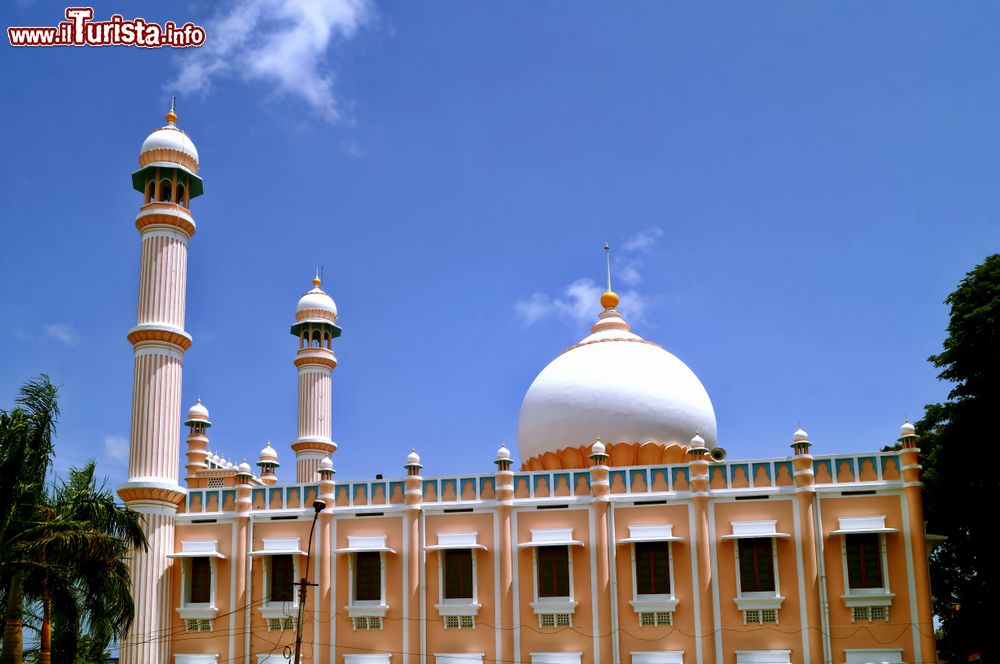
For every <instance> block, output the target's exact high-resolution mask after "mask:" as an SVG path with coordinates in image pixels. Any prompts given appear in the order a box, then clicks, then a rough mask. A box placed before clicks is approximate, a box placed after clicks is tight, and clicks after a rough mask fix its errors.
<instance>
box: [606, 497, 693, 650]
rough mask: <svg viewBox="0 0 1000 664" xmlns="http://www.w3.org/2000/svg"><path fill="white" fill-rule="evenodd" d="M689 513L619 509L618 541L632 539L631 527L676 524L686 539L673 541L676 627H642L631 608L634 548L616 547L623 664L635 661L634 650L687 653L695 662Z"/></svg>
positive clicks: (679, 507) (684, 508) (666, 508)
mask: <svg viewBox="0 0 1000 664" xmlns="http://www.w3.org/2000/svg"><path fill="white" fill-rule="evenodd" d="M689 511H690V508H689V506H688V505H686V504H672V505H643V506H636V507H618V508H615V511H614V514H615V532H614V539H615V541H616V542H617V541H620V540H623V539H625V538H626V537H628V536H629V530H628V527H629V526H630V525H633V526H635V525H657V524H665V523H670V524H673V527H674V530H673V533H674V535H675V536H676V537H681V538H683V539H684V541H683V542H672V543H671V545H670V547H671V551H670V553H671V556H672V558H673V572H674V576H673V579H672V582H673V590H674V595H675V596H676V597H678V598H679V599H680V602H679V603H678V604H677V610H676V611H675V612H674V616H673V618H674V624H673V626H664V625H661V626H655V627H654V626H645V627H640V626H639V616H638V614H636V612H635V610H634V609H633V608H632V606H631V605H629V602H630V601H632V600H633V599H634V596H633V594H632V577H633V576H634V574H635V570H634V568H633V565H632V545H631V544H622V545H617V546H616V551H617V564H616V569H617V571H618V624H619V629H620V633H619V648H620V657H621V661H622V662H624V663H625V664H628V662H630V661H631V653H632V652H633V651H646V650H683V651H685V653H691V655H690V657H691V658H692V659H691V660H689V661H694V660H693V657H694V653H695V639H694V634H695V612H694V601H693V600H692V583H691V530H690V527H689V523H690V522H689ZM651 639H652V641H651Z"/></svg>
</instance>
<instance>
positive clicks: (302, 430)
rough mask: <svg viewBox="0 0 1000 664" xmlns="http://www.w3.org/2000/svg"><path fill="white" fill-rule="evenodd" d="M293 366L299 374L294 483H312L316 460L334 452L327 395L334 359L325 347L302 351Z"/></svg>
mask: <svg viewBox="0 0 1000 664" xmlns="http://www.w3.org/2000/svg"><path fill="white" fill-rule="evenodd" d="M295 364H296V366H297V367H298V372H299V409H298V427H297V429H298V435H297V437H296V438H295V442H294V443H293V444H292V449H293V450H295V481H296V482H303V483H304V482H315V481H316V480H317V478H318V475H317V474H316V473H317V471H318V470H319V463H320V461H322V460H323V459H324V458H325V457H327V456H330V455H331V454H333V453H334V451H336V449H337V445H336V443H334V442H333V439H332V438H331V426H330V420H331V417H332V407H331V403H330V394H331V392H332V390H333V369H334V367H336V366H337V360H336V358H335V357H334V355H333V351H332V350H330V349H329V348H302V349H300V350H299V353H298V354H297V355H296V358H295Z"/></svg>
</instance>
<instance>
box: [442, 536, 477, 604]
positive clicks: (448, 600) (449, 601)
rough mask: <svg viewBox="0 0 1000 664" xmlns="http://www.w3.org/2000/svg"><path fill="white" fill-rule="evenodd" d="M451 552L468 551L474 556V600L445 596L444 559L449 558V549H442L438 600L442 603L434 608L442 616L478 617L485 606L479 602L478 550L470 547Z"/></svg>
mask: <svg viewBox="0 0 1000 664" xmlns="http://www.w3.org/2000/svg"><path fill="white" fill-rule="evenodd" d="M451 550H453V551H468V552H469V555H470V556H472V598H471V599H470V598H468V597H454V598H448V597H445V596H444V581H445V577H444V573H445V569H444V567H445V564H444V559H445V558H446V557H447V555H446V554H447V552H448V549H442V550H440V551H438V598H439V599H440V603H439V604H435V605H434V607H435V608H436V609H437V610H438V613H439V614H441V615H442V616H478V615H479V609H481V608H483V605H482V603H480V601H479V569H478V567H477V565H478V562H477V561H476V558H477V556H476V549H474V548H471V547H470V548H462V549H457V548H453V549H451Z"/></svg>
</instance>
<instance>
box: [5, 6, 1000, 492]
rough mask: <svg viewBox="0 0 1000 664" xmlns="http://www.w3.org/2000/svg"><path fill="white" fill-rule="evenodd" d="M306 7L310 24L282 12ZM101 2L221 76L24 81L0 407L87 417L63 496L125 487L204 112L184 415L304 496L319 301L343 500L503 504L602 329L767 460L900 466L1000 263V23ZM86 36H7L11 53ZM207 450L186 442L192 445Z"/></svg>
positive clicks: (76, 419)
mask: <svg viewBox="0 0 1000 664" xmlns="http://www.w3.org/2000/svg"><path fill="white" fill-rule="evenodd" d="M278 7H284V8H285V9H277V8H278ZM324 7H325V8H326V9H325V10H323V11H317V10H316V8H315V7H312V8H310V6H309V3H306V2H301V1H300V2H293V3H287V4H282V3H271V2H265V1H264V0H247V1H244V2H240V3H233V2H218V3H216V2H185V1H183V0H182V1H180V2H175V3H169V4H166V3H139V2H130V3H117V4H116V3H106V2H98V3H95V13H96V16H97V18H99V19H106V18H107V17H108V16H109V15H110V14H112V13H115V12H121V13H123V14H125V16H126V18H131V17H134V16H136V15H138V16H142V17H144V18H146V19H147V20H150V21H156V22H163V21H166V20H175V21H177V22H178V23H182V22H184V21H187V20H191V21H194V22H195V23H198V24H201V25H204V26H206V28H207V30H208V43H207V44H206V46H205V47H203V48H202V49H201V50H200V52H178V51H168V50H149V51H147V50H140V49H135V48H124V47H113V48H103V49H98V48H80V49H71V48H57V49H24V50H15V49H12V48H10V47H9V46H6V45H5V46H3V47H0V71H2V72H3V79H4V85H3V86H2V87H0V117H2V118H3V120H4V124H5V126H6V137H5V140H4V149H3V150H0V174H2V178H3V184H2V185H0V206H2V209H3V211H4V213H3V216H2V222H0V223H2V225H3V234H2V238H3V247H4V249H5V250H4V251H3V260H2V261H0V342H2V345H0V348H3V351H2V355H0V395H2V404H3V405H4V406H5V407H10V405H12V402H13V397H14V394H15V392H16V389H17V387H18V386H19V385H20V384H21V383H22V382H23V381H24V380H26V379H27V378H29V377H31V376H33V375H36V374H38V373H40V372H47V373H49V374H50V375H51V376H53V378H54V379H55V380H56V381H57V382H59V383H61V384H62V386H63V387H62V401H61V404H62V409H63V417H62V423H61V426H60V430H59V438H58V448H57V449H58V459H57V465H58V467H59V468H61V469H64V468H66V467H67V466H69V465H74V464H80V463H82V462H83V461H84V460H85V459H86V458H88V457H95V458H97V460H98V463H99V468H100V470H101V472H103V473H104V474H106V475H108V476H109V478H110V481H111V482H112V483H117V482H120V481H122V480H124V477H125V458H124V454H125V453H126V452H127V437H128V427H129V419H128V418H129V409H130V399H131V385H132V381H131V372H132V352H131V348H130V346H129V344H128V343H127V342H126V340H125V332H126V330H127V329H128V328H129V327H131V325H133V324H134V320H135V302H136V289H137V268H138V249H139V236H138V233H137V232H136V230H135V228H134V226H133V221H134V217H135V213H136V211H137V209H138V206H139V204H140V195H139V194H138V193H136V192H134V191H132V189H131V186H130V178H129V174H130V173H131V172H132V171H133V170H134V169H135V168H136V165H137V156H138V149H139V145H140V144H141V142H142V140H143V138H144V137H145V136H146V135H147V134H148V133H149V132H150V131H151V130H152V129H154V128H155V127H157V126H159V125H160V124H161V123H162V118H163V113H164V112H165V110H166V108H167V105H168V100H169V96H170V95H171V94H177V95H178V97H179V98H178V114H179V116H180V122H179V124H180V126H181V127H182V128H184V129H185V130H186V131H187V132H188V133H189V135H190V136H191V137H192V138H193V140H194V141H195V143H196V144H197V145H198V148H199V151H200V153H201V164H202V171H201V174H202V176H203V177H204V180H205V191H206V194H205V195H204V196H203V197H202V198H200V199H197V200H196V201H195V203H194V204H193V206H192V208H193V213H194V215H195V217H196V219H197V222H198V225H199V230H198V234H197V235H196V236H195V237H194V238H193V240H192V243H191V252H190V263H189V278H188V308H187V329H188V330H189V332H190V333H191V334H192V336H193V337H194V340H195V342H194V346H193V347H192V348H191V350H190V351H189V352H188V355H187V358H186V361H185V369H184V371H185V373H184V397H183V403H184V407H185V409H186V408H187V406H188V405H190V404H191V403H192V402H193V401H194V400H195V398H196V397H198V396H201V398H202V399H203V400H204V402H205V404H206V405H207V406H208V407H209V409H210V410H211V414H212V420H213V421H214V423H215V426H214V427H213V429H212V430H211V432H210V433H211V441H212V447H213V448H214V449H216V450H218V451H221V452H222V453H224V454H225V455H226V456H227V458H230V459H234V460H239V459H240V458H242V457H243V456H247V457H248V458H249V459H250V460H251V461H253V460H254V458H255V456H256V453H257V451H258V450H259V449H260V448H261V447H262V446H263V445H264V443H265V441H267V440H271V441H272V442H273V444H274V445H275V447H276V448H277V449H278V450H279V454H280V455H281V460H282V462H283V468H282V471H281V474H280V476H281V477H282V479H283V480H285V481H289V480H291V479H292V478H293V470H294V463H293V455H292V453H291V451H290V449H289V448H288V445H289V443H290V441H291V440H292V439H293V438H294V436H295V407H296V404H295V395H296V391H295V369H294V367H293V366H292V357H293V354H294V352H295V341H294V339H293V338H292V337H291V335H289V334H288V326H289V324H290V323H291V322H292V319H293V313H294V307H295V302H296V301H297V299H298V297H299V296H300V295H301V294H302V293H303V292H304V291H305V290H307V289H308V288H309V286H310V284H309V280H310V278H311V277H312V274H313V269H314V266H315V265H317V264H322V265H323V266H324V268H325V276H326V279H325V282H324V287H325V288H326V289H327V290H328V292H329V293H330V294H331V295H332V296H333V297H334V298H335V299H336V300H337V303H338V306H339V308H340V322H341V325H342V327H343V329H344V333H343V336H342V337H341V338H340V339H338V340H337V344H336V352H337V355H338V358H339V360H340V366H339V367H338V368H337V370H336V372H335V374H334V400H333V417H334V420H333V422H334V424H333V428H334V438H335V439H336V440H337V441H338V443H339V444H340V449H339V451H338V452H337V454H336V457H335V464H336V466H337V468H338V470H339V475H338V477H340V478H343V479H347V478H365V477H370V476H373V475H374V473H378V472H381V473H385V474H386V475H387V476H389V475H399V474H400V473H401V472H402V469H401V466H402V464H403V463H404V462H405V456H406V454H407V452H409V449H410V447H416V448H417V449H418V451H419V452H420V453H421V454H422V456H423V460H424V465H425V474H428V475H436V474H446V473H455V472H491V470H492V468H493V466H492V464H491V463H490V462H491V461H492V459H493V458H494V453H495V450H496V448H497V447H498V446H499V443H500V442H501V441H507V442H508V443H513V442H514V441H515V440H516V425H517V413H518V408H519V405H520V401H521V398H522V397H523V395H524V392H525V390H526V389H527V387H528V385H529V384H530V382H531V380H532V379H533V378H534V376H535V375H536V374H537V373H538V372H539V371H540V370H541V369H542V367H544V366H545V364H546V363H547V362H548V361H550V360H551V359H552V358H553V357H555V355H556V354H557V353H559V352H560V351H561V350H562V349H564V348H565V347H567V346H569V345H571V344H572V343H574V342H575V341H576V340H578V339H579V338H580V337H582V336H583V335H584V334H585V333H586V331H587V328H588V326H589V325H590V323H591V321H592V319H593V318H594V316H596V314H597V311H598V305H597V302H596V297H594V299H593V300H592V301H591V300H590V299H589V298H590V297H591V296H592V293H593V292H594V291H595V290H596V289H597V288H598V285H599V284H600V283H601V281H602V279H603V252H602V249H601V248H602V245H603V242H604V241H606V240H607V241H610V242H611V243H612V246H613V247H614V248H615V251H614V254H613V255H614V259H615V265H614V268H615V279H616V284H617V289H618V290H619V291H621V292H623V296H622V303H621V309H622V310H623V311H624V312H625V315H626V318H627V319H629V320H630V321H631V322H632V323H633V327H634V330H635V331H636V332H638V333H639V334H641V335H643V336H645V337H646V338H649V339H653V340H655V341H658V342H660V343H661V344H663V345H664V346H665V347H666V348H667V349H668V350H670V351H671V352H673V353H674V354H676V355H677V356H678V357H680V358H681V359H682V360H684V361H685V362H686V363H687V364H688V365H689V366H690V367H691V368H692V369H693V370H694V371H695V372H696V373H697V374H698V376H699V377H700V378H701V380H702V381H703V383H704V384H705V386H706V388H707V390H708V392H709V394H710V396H711V398H712V400H713V402H714V405H715V410H716V414H717V416H718V421H719V442H720V444H721V445H723V446H724V447H726V448H727V449H728V450H729V451H730V454H731V456H734V457H758V456H775V455H784V454H787V453H788V446H787V445H788V441H789V439H790V436H791V432H792V431H793V430H794V429H795V428H796V426H797V425H798V424H799V423H800V422H801V424H802V426H803V427H805V428H806V429H807V430H808V431H809V432H810V434H811V437H812V439H813V441H814V443H815V448H814V451H815V452H816V453H839V452H850V451H864V450H874V449H877V448H878V447H879V446H881V445H883V444H885V443H887V442H889V441H890V439H892V438H893V437H894V435H895V432H896V429H897V427H898V425H899V423H900V422H901V420H902V419H903V417H904V416H906V415H909V417H911V418H915V417H919V416H920V414H921V412H922V407H923V405H924V404H925V403H928V402H933V401H939V400H941V399H942V398H943V397H944V396H945V394H946V392H947V386H946V385H943V384H941V383H939V382H938V381H937V380H936V378H935V373H936V372H935V370H934V369H933V367H931V366H930V365H929V364H928V363H927V362H926V361H925V359H926V358H927V356H928V355H931V354H932V353H935V352H937V351H938V349H939V348H940V343H941V340H942V339H943V335H944V329H945V326H946V324H947V309H946V307H945V306H944V305H943V303H942V301H943V299H944V298H945V297H946V296H947V294H948V293H949V292H950V291H951V290H952V289H953V288H954V287H955V285H956V284H957V283H958V281H959V280H960V279H961V277H962V276H963V274H964V273H965V272H967V271H968V270H970V269H972V267H973V266H975V265H976V264H977V263H979V262H980V261H981V260H982V259H983V258H985V257H986V256H987V255H988V254H990V253H992V252H995V251H997V249H998V247H1000V221H998V206H1000V189H998V187H997V182H996V177H997V173H998V172H1000V168H998V166H1000V123H997V121H996V119H997V117H1000V78H998V76H997V73H996V67H997V63H998V61H1000V57H998V56H1000V42H998V41H997V40H996V35H997V34H998V28H1000V7H998V6H997V5H995V4H991V3H985V2H970V3H962V4H959V5H954V4H951V5H947V4H943V3H917V2H914V3H888V2H883V3H811V2H810V3H805V2H767V3H680V2H671V3H662V2H634V3H629V4H622V3H591V2H573V3H568V2H531V3H528V2H504V3H500V2H492V3H454V2H452V3H445V2H400V1H396V2H374V3H365V2H361V0H357V1H355V2H339V1H338V2H331V3H327V4H326V5H324ZM62 9H63V7H62V6H61V5H56V4H54V3H48V2H28V1H26V0H21V2H19V3H8V5H7V6H5V9H4V11H3V12H2V18H3V23H4V27H7V26H9V25H55V24H56V23H57V22H58V21H59V20H60V18H61V16H62ZM182 450H183V442H182Z"/></svg>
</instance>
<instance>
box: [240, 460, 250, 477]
mask: <svg viewBox="0 0 1000 664" xmlns="http://www.w3.org/2000/svg"><path fill="white" fill-rule="evenodd" d="M236 469H237V470H238V471H240V474H241V475H249V474H251V472H252V470H251V468H250V464H248V463H247V460H246V459H243V461H242V462H241V463H240V465H239V466H237V467H236Z"/></svg>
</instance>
